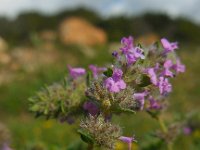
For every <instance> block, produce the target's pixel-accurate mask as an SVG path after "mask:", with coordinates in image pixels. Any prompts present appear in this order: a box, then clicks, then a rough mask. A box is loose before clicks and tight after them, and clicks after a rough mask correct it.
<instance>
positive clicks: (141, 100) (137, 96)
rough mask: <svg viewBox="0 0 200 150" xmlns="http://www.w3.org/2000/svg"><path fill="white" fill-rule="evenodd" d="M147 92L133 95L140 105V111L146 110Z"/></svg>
mask: <svg viewBox="0 0 200 150" xmlns="http://www.w3.org/2000/svg"><path fill="white" fill-rule="evenodd" d="M147 94H148V93H147V92H146V91H145V92H142V93H134V94H133V98H134V99H135V100H137V101H138V102H139V103H140V110H143V108H144V99H145V96H147Z"/></svg>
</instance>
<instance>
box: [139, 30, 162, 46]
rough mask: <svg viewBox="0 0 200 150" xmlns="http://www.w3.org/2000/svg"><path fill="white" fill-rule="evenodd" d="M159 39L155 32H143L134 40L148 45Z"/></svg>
mask: <svg viewBox="0 0 200 150" xmlns="http://www.w3.org/2000/svg"><path fill="white" fill-rule="evenodd" d="M159 40H160V38H159V36H158V35H157V34H155V33H149V34H145V35H142V36H140V37H138V38H137V40H136V42H139V43H141V44H142V45H145V46H149V45H151V44H154V43H155V41H159Z"/></svg>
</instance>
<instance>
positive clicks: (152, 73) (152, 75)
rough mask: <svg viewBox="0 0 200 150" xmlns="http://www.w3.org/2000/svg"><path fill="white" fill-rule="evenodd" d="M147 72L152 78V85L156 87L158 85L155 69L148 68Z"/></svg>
mask: <svg viewBox="0 0 200 150" xmlns="http://www.w3.org/2000/svg"><path fill="white" fill-rule="evenodd" d="M146 72H147V74H148V75H149V77H150V80H151V83H153V84H154V85H157V76H156V73H155V68H148V69H146Z"/></svg>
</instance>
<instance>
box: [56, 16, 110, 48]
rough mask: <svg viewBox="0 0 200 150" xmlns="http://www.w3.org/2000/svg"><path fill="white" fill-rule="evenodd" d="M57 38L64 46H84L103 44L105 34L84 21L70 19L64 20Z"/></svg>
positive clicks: (75, 18) (105, 39)
mask: <svg viewBox="0 0 200 150" xmlns="http://www.w3.org/2000/svg"><path fill="white" fill-rule="evenodd" d="M59 36H60V39H61V41H62V42H63V43H64V44H81V45H85V46H91V45H98V44H105V43H106V41H107V36H106V33H105V32H104V31H103V30H101V29H99V28H97V27H95V26H93V25H92V24H90V23H89V22H87V21H86V20H84V19H81V18H77V17H71V18H69V19H65V20H64V21H63V22H62V23H61V24H60V27H59Z"/></svg>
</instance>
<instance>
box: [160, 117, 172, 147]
mask: <svg viewBox="0 0 200 150" xmlns="http://www.w3.org/2000/svg"><path fill="white" fill-rule="evenodd" d="M157 120H158V122H159V125H160V127H161V130H162V131H163V133H167V132H168V129H167V127H166V125H165V123H164V121H163V119H162V118H161V117H158V118H157ZM167 149H168V150H173V145H172V142H169V143H167Z"/></svg>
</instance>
